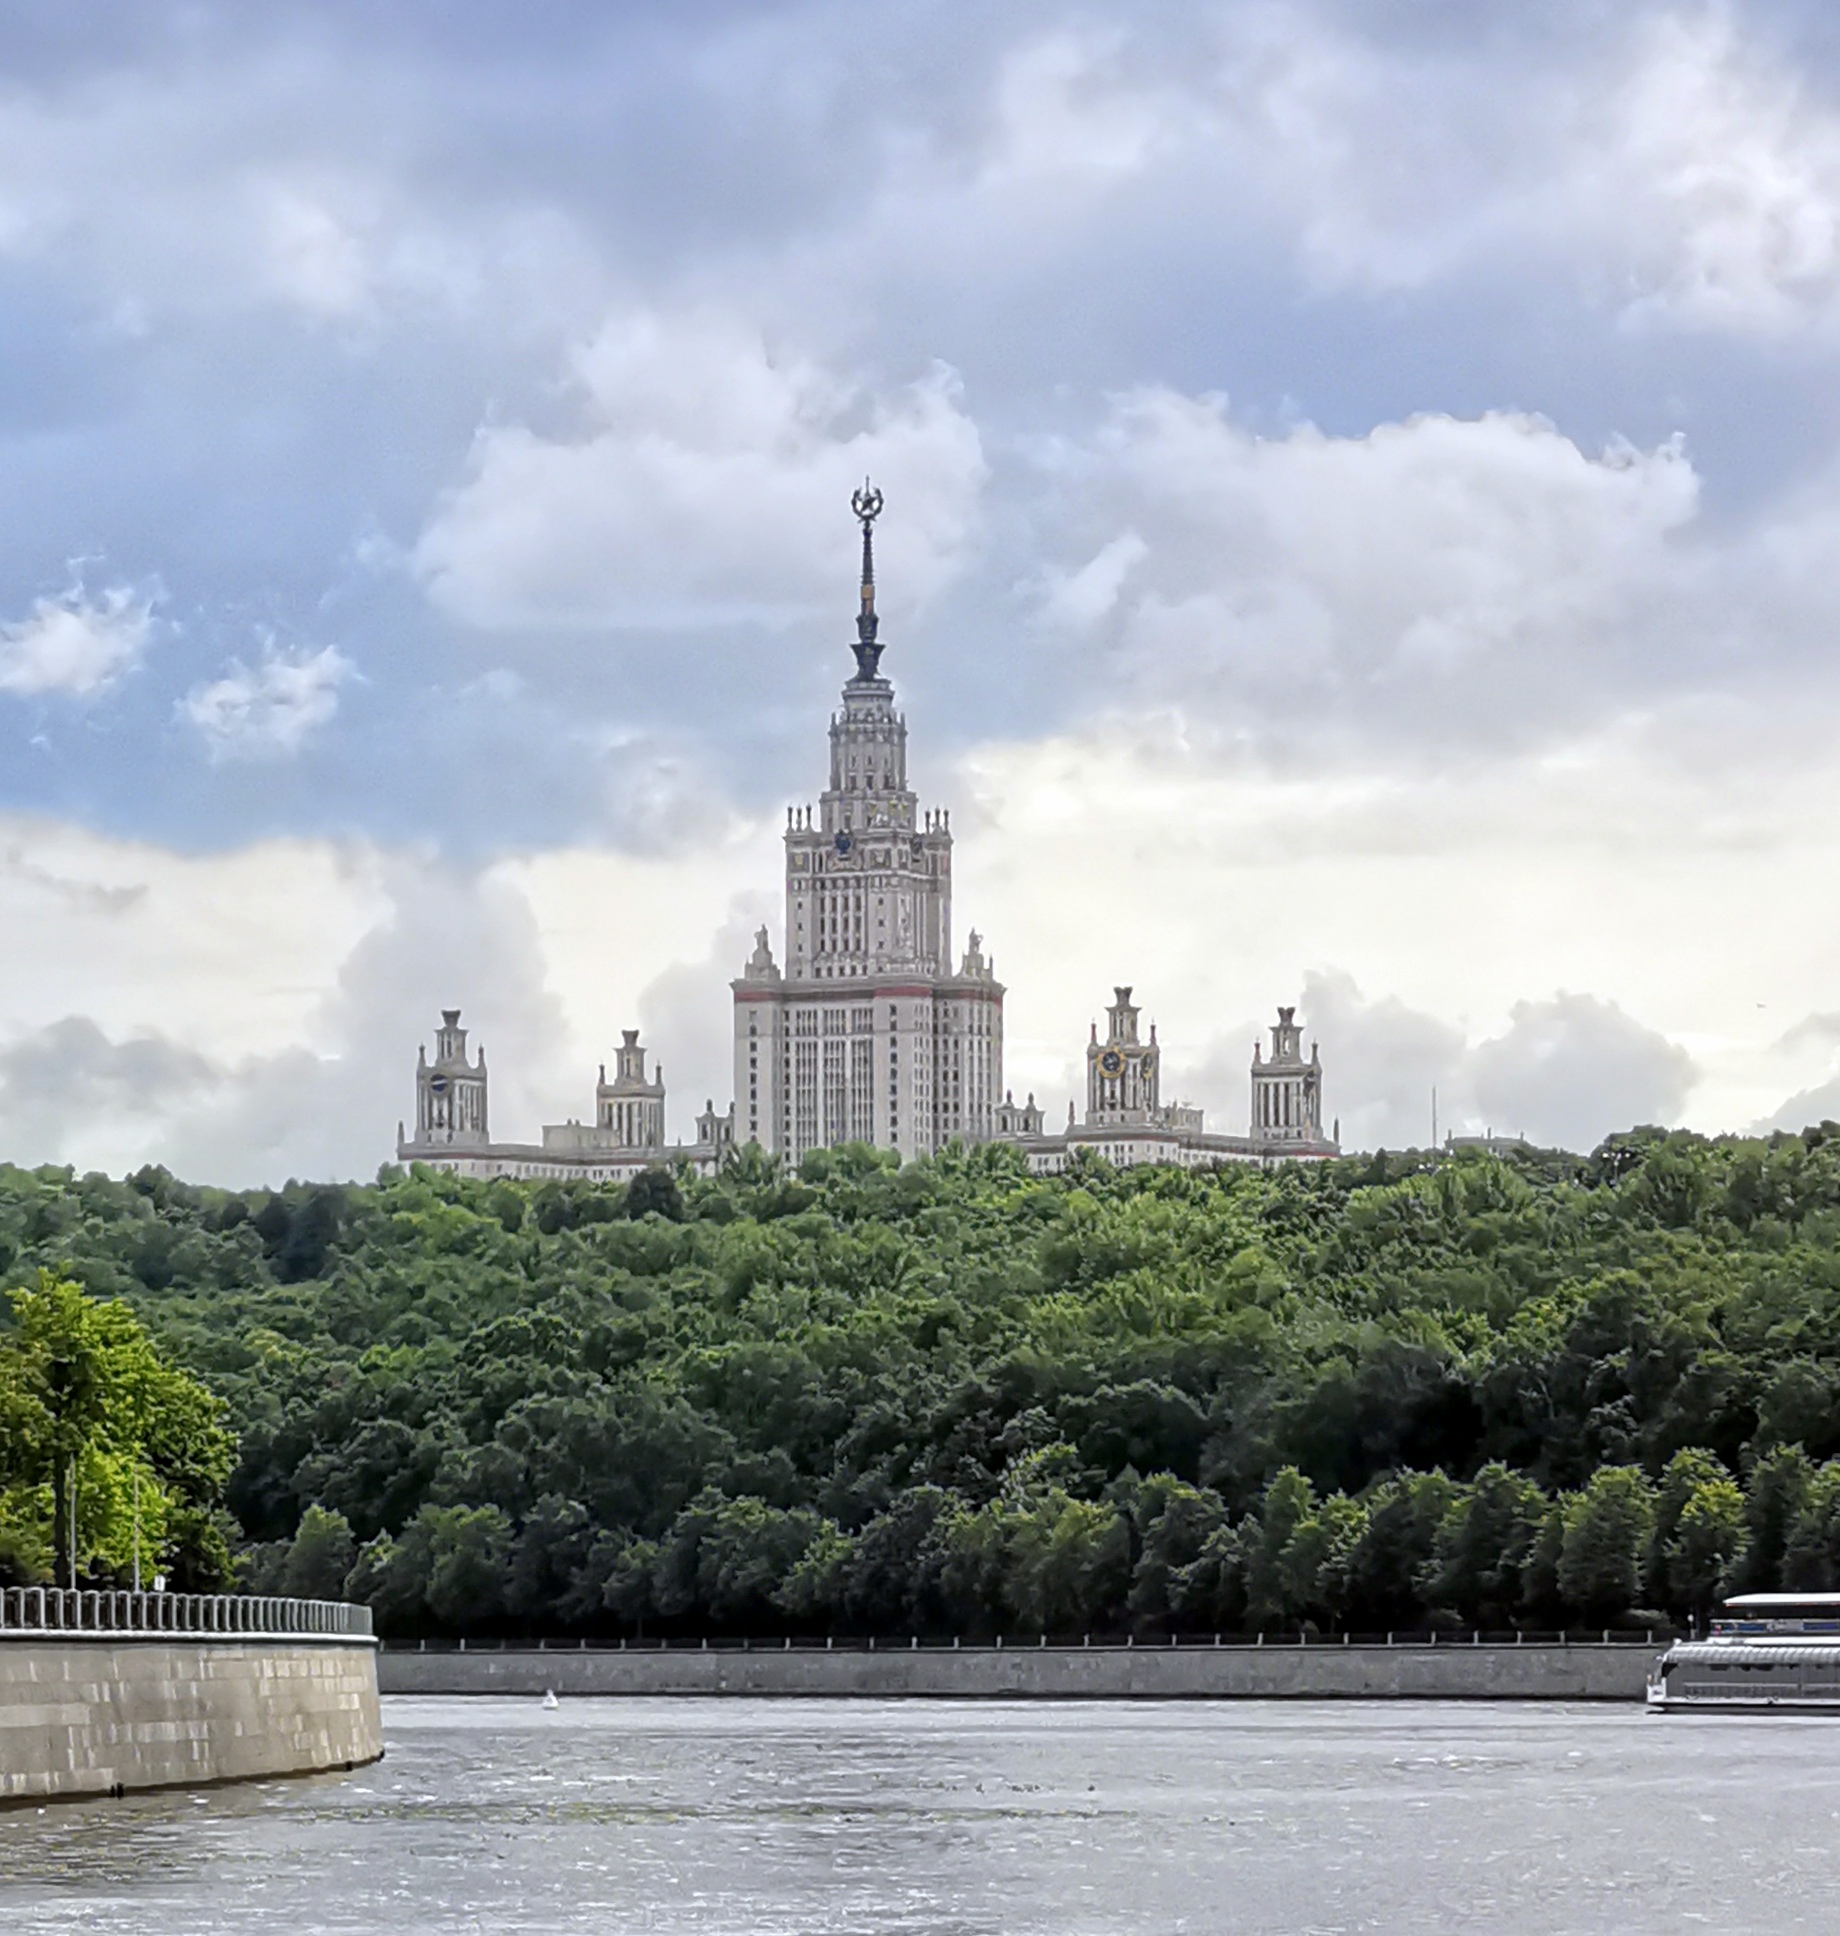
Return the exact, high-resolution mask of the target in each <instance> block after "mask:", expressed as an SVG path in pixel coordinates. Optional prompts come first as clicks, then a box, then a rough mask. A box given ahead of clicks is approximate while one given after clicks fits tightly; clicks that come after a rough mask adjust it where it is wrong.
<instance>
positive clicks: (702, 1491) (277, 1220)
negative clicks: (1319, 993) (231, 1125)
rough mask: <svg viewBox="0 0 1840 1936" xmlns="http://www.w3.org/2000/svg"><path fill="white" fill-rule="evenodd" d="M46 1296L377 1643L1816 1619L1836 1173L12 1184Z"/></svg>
mask: <svg viewBox="0 0 1840 1936" xmlns="http://www.w3.org/2000/svg"><path fill="white" fill-rule="evenodd" d="M42 1267H49V1268H51V1269H54V1270H56V1271H58V1272H60V1273H62V1274H64V1275H66V1276H68V1277H70V1278H73V1279H75V1280H76V1281H77V1282H79V1283H81V1284H83V1285H84V1286H85V1287H87V1289H88V1290H89V1291H90V1292H92V1293H94V1294H97V1295H99V1296H103V1297H113V1298H119V1299H121V1300H123V1301H124V1302H125V1303H126V1304H127V1305H128V1306H129V1307H130V1308H131V1310H132V1312H133V1313H134V1314H135V1315H136V1316H137V1317H138V1318H139V1319H140V1321H141V1322H142V1323H143V1324H144V1325H145V1327H146V1330H147V1333H148V1335H149V1336H150V1338H151V1339H152V1340H153V1341H154V1343H155V1345H156V1346H157V1347H158V1349H159V1350H160V1352H161V1353H163V1354H164V1356H165V1357H166V1358H167V1359H168V1360H170V1361H173V1362H175V1363H177V1364H179V1365H182V1366H183V1367H184V1368H185V1370H186V1371H187V1372H189V1373H190V1374H191V1375H193V1376H194V1377H196V1378H197V1379H199V1380H201V1381H202V1382H203V1384H204V1385H206V1386H208V1387H209V1388H210V1389H211V1390H212V1391H214V1392H215V1393H217V1394H218V1395H219V1397H220V1398H222V1399H223V1400H224V1401H226V1403H227V1407H228V1420H229V1423H230V1426H231V1428H232V1431H233V1433H234V1435H235V1437H236V1440H237V1452H236V1456H235V1464H234V1469H233V1470H232V1471H231V1472H230V1474H229V1478H228V1483H227V1488H226V1491H225V1493H224V1498H225V1502H226V1504H227V1507H228V1510H229V1512H230V1514H232V1515H233V1516H234V1519H235V1522H236V1526H235V1527H230V1526H228V1525H227V1524H226V1525H225V1530H226V1531H227V1532H228V1533H229V1534H230V1536H231V1539H232V1543H233V1544H234V1545H236V1546H237V1547H238V1556H237V1558H236V1559H235V1561H234V1565H235V1566H236V1567H237V1568H238V1569H239V1577H240V1578H241V1579H242V1581H243V1582H244V1583H245V1584H247V1585H251V1586H256V1587H260V1588H263V1589H265V1590H286V1591H303V1592H322V1593H326V1592H338V1591H340V1590H349V1591H350V1592H351V1593H352V1594H353V1595H355V1596H358V1597H362V1598H365V1599H367V1600H369V1601H370V1602H371V1603H372V1604H373V1605H374V1606H375V1607H376V1608H377V1610H378V1614H379V1617H380V1620H381V1622H382V1625H383V1627H384V1630H385V1631H386V1632H390V1633H394V1634H398V1635H414V1634H435V1633H455V1632H464V1633H475V1634H482V1633H483V1634H492V1633H531V1632H535V1633H547V1634H552V1635H562V1634H584V1635H601V1636H611V1635H614V1634H648V1635H656V1634H661V1633H662V1634H698V1633H701V1634H743V1633H745V1634H754V1635H765V1634H778V1633H839V1634H844V1633H855V1634H861V1633H874V1634H878V1635H897V1634H898V1635H905V1634H909V1633H915V1632H919V1633H924V1634H948V1633H957V1634H966V1635H969V1634H975V1633H990V1632H1003V1633H1009V1634H1025V1633H1026V1634H1036V1633H1043V1632H1045V1633H1048V1634H1052V1635H1063V1634H1079V1633H1081V1632H1094V1633H1100V1632H1111V1633H1119V1632H1123V1631H1126V1630H1134V1631H1136V1632H1139V1633H1142V1634H1146V1635H1149V1634H1163V1633H1167V1632H1171V1631H1181V1632H1215V1631H1252V1630H1267V1631H1296V1630H1297V1629H1298V1628H1299V1627H1302V1626H1304V1625H1306V1624H1309V1625H1313V1626H1315V1627H1316V1628H1318V1629H1320V1630H1323V1631H1333V1630H1336V1629H1341V1630H1353V1631H1359V1632H1367V1631H1376V1630H1381V1629H1386V1628H1407V1627H1417V1626H1423V1625H1425V1624H1427V1623H1461V1624H1463V1625H1480V1626H1483V1627H1491V1628H1505V1627H1513V1626H1517V1625H1521V1626H1531V1627H1548V1628H1549V1627H1554V1626H1559V1625H1563V1624H1572V1625H1577V1624H1586V1625H1601V1624H1603V1623H1606V1622H1609V1621H1613V1620H1617V1619H1619V1618H1622V1617H1624V1616H1626V1615H1627V1614H1628V1613H1629V1612H1630V1611H1631V1610H1632V1609H1647V1608H1654V1609H1662V1610H1665V1611H1667V1612H1670V1613H1672V1614H1673V1615H1675V1616H1676V1617H1684V1616H1686V1615H1688V1614H1690V1613H1695V1612H1703V1611H1704V1610H1705V1609H1706V1608H1707V1607H1708V1606H1709V1605H1710V1603H1711V1602H1712V1600H1713V1598H1714V1597H1715V1596H1716V1595H1717V1594H1718V1593H1719V1592H1720V1591H1721V1590H1725V1589H1727V1588H1728V1587H1730V1586H1747V1587H1773V1586H1777V1585H1779V1584H1789V1585H1794V1586H1806V1587H1823V1588H1833V1587H1840V1457H1837V1456H1836V1455H1840V1129H1837V1128H1835V1127H1833V1126H1831V1125H1830V1126H1828V1127H1826V1128H1824V1129H1821V1130H1811V1131H1809V1132H1807V1133H1806V1134H1805V1135H1804V1136H1801V1137H1777V1138H1775V1139H1773V1140H1772V1141H1770V1142H1768V1143H1763V1142H1755V1141H1727V1142H1718V1143H1707V1142H1704V1141H1702V1140H1700V1139H1698V1138H1695V1137H1692V1136H1688V1135H1685V1134H1670V1135H1664V1134H1662V1133H1660V1132H1649V1131H1643V1132H1636V1133H1634V1134H1632V1135H1630V1136H1628V1137H1623V1138H1618V1139H1615V1140H1613V1141H1612V1142H1610V1143H1608V1144H1606V1145H1605V1146H1604V1147H1603V1148H1602V1149H1600V1150H1599V1151H1598V1152H1597V1153H1596V1154H1595V1155H1594V1156H1593V1157H1591V1158H1589V1159H1584V1160H1580V1159H1574V1158H1570V1157H1564V1156H1558V1155H1531V1154H1529V1155H1525V1156H1514V1157H1511V1158H1506V1159H1504V1158H1499V1157H1495V1156H1489V1155H1483V1154H1461V1155H1451V1156H1444V1157H1440V1158H1437V1159H1432V1158H1429V1157H1425V1158H1417V1157H1407V1158H1403V1159H1402V1158H1393V1159H1391V1160H1390V1161H1389V1159H1387V1158H1386V1157H1384V1156H1380V1157H1375V1158H1371V1159H1369V1158H1359V1159H1348V1160H1344V1161H1340V1162H1336V1163H1329V1164H1321V1165H1316V1166H1302V1165H1293V1166H1288V1167H1284V1168H1280V1169H1278V1170H1275V1171H1270V1172H1261V1171H1258V1170H1254V1169H1244V1170H1230V1171H1226V1172H1223V1173H1220V1174H1195V1175H1190V1174H1185V1173H1182V1172H1178V1171H1173V1170H1165V1169H1155V1170H1150V1169H1146V1170H1138V1171H1133V1172H1130V1173H1127V1174H1115V1173H1113V1172H1111V1171H1110V1170H1107V1169H1105V1168H1104V1167H1102V1166H1093V1167H1090V1168H1086V1169H1084V1170H1081V1171H1080V1172H1078V1173H1076V1174H1074V1175H1071V1176H1068V1177H1064V1178H1050V1179H1035V1178H1031V1177H1030V1176H1029V1175H1028V1174H1027V1173H1026V1170H1025V1168H1024V1167H1023V1165H1022V1163H1021V1160H1020V1158H1019V1157H1018V1156H1017V1155H1016V1153H1015V1152H1013V1151H1010V1150H1007V1149H1004V1148H998V1147H987V1148H983V1149H978V1150H973V1151H968V1152H959V1151H953V1152H950V1153H948V1154H947V1155H945V1156H943V1157H941V1158H939V1159H937V1160H935V1161H931V1162H926V1163H918V1164H911V1165H908V1166H907V1167H905V1168H900V1169H897V1168H894V1167H892V1166H891V1163H890V1160H889V1159H888V1158H887V1157H886V1156H885V1155H884V1154H882V1153H878V1152H875V1151H871V1150H868V1149H863V1148H846V1149H842V1150H837V1151H831V1152H825V1153H822V1154H819V1155H814V1156H813V1157H811V1158H809V1159H808V1160H807V1162H806V1164H805V1166H804V1168H803V1170H802V1172H801V1173H800V1174H799V1175H797V1176H788V1175H783V1174H780V1173H779V1172H777V1171H776V1170H775V1169H774V1168H773V1167H772V1166H771V1165H769V1164H768V1163H766V1162H765V1161H764V1160H762V1159H761V1158H760V1157H759V1156H758V1153H757V1152H744V1153H743V1154H742V1155H741V1156H740V1157H738V1158H737V1159H735V1160H734V1161H733V1162H732V1163H731V1165H730V1167H729V1170H728V1171H727V1173H726V1174H725V1175H723V1176H722V1177H721V1178H720V1179H717V1180H715V1181H707V1182H702V1181H696V1180H692V1179H676V1178H672V1177H670V1176H668V1175H665V1174H663V1173H651V1174H648V1175H646V1176H644V1177H642V1178H640V1179H639V1180H638V1181H637V1182H635V1183H634V1184H632V1185H631V1186H629V1187H626V1188H620V1187H617V1186H592V1187H590V1186H579V1187H578V1186H573V1185H561V1184H555V1183H545V1184H540V1185H536V1184H533V1185H514V1184H510V1183H502V1182H501V1183H492V1184H475V1183H469V1182H462V1181H458V1180H456V1179H453V1178H449V1177H443V1176H438V1175H433V1174H429V1173H426V1172H417V1173H415V1174H413V1175H404V1174H402V1173H400V1172H397V1171H385V1172H384V1173H383V1175H382V1176H381V1177H380V1179H379V1181H378V1182H377V1183H376V1184H375V1185H373V1186H367V1187H363V1188H347V1189H314V1188H308V1187H304V1186H290V1187H289V1188H288V1189H287V1190H286V1191H284V1192H281V1193H278V1194H273V1195H271V1194H268V1193H264V1192H257V1193H254V1194H245V1195H234V1194H229V1193H225V1192H222V1191H214V1190H206V1189H196V1188H191V1187H188V1186H186V1185H184V1184H182V1183H179V1182H177V1181H175V1180H174V1179H173V1178H171V1177H170V1176H168V1175H166V1174H165V1173H164V1172H163V1171H152V1170H150V1171H143V1172H141V1173H140V1174H138V1175H136V1176H134V1177H132V1178H130V1179H128V1180H127V1181H125V1182H117V1181H111V1180H109V1179H106V1178H103V1177H99V1176H90V1177H76V1176H73V1175H72V1174H70V1173H69V1172H68V1171H64V1170H51V1169H46V1170H40V1171H36V1172H25V1171H20V1170H3V1171H0V1283H5V1284H16V1285H29V1284H32V1283H34V1282H36V1281H37V1279H38V1272H39V1271H40V1269H41V1268H42ZM4 1323H5V1320H4V1318H0V1328H3V1327H4ZM0 1452H3V1448H0ZM0 1480H3V1475H0ZM31 1497H32V1495H31V1494H30V1490H29V1488H28V1489H26V1490H23V1491H22V1490H20V1489H19V1488H15V1490H14V1492H13V1493H11V1494H0V1500H6V1499H10V1500H11V1502H12V1503H11V1505H10V1506H5V1505H0V1566H3V1567H10V1568H11V1569H12V1570H13V1571H14V1572H15V1573H16V1574H18V1573H20V1572H22V1571H27V1570H30V1568H31V1567H32V1566H33V1564H34V1563H35V1562H34V1559H33V1554H34V1553H35V1552H36V1551H38V1550H39V1548H36V1547H34V1545H33V1538H32V1536H31V1529H30V1527H29V1526H26V1527H24V1530H23V1531H22V1526H23V1519H22V1516H26V1517H29V1515H30V1513H31V1511H33V1510H35V1508H33V1507H32V1505H31V1503H30V1502H31ZM7 1511H10V1512H11V1513H12V1514H13V1517H14V1521H15V1524H14V1526H13V1530H12V1533H11V1534H10V1535H7V1534H6V1530H5V1526H4V1523H3V1521H4V1514H5V1512H7ZM239 1529H240V1530H239ZM41 1545H42V1542H41ZM194 1545H195V1546H196V1547H197V1553H196V1554H194V1556H193V1558H192V1560H191V1562H190V1564H191V1565H192V1566H193V1568H194V1571H195V1570H196V1569H197V1568H198V1567H200V1566H204V1567H207V1568H208V1565H209V1563H210V1562H209V1557H208V1555H209V1551H210V1550H211V1548H210V1542H209V1541H201V1540H195V1541H194ZM199 1554H203V1555H204V1556H205V1557H204V1558H199V1557H198V1555H199ZM84 1558H85V1563H86V1564H88V1565H89V1566H90V1568H91V1569H92V1571H94V1572H98V1573H106V1572H107V1571H108V1568H109V1566H110V1565H111V1564H115V1563H118V1558H119V1556H118V1555H113V1556H112V1555H111V1554H110V1553H109V1552H104V1551H97V1552H94V1553H89V1554H86V1555H85V1556H84Z"/></svg>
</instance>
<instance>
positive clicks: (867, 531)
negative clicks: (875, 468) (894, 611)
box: [850, 477, 882, 679]
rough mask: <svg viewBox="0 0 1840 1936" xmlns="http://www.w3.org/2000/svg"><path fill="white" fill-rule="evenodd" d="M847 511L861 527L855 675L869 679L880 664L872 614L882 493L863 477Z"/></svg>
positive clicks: (876, 622) (874, 615)
mask: <svg viewBox="0 0 1840 1936" xmlns="http://www.w3.org/2000/svg"><path fill="white" fill-rule="evenodd" d="M850 509H851V510H852V511H854V512H855V513H856V519H857V522H858V523H859V524H860V525H861V526H862V541H863V553H862V609H861V610H860V611H859V612H858V613H857V616H856V644H855V645H854V647H852V650H853V651H854V652H855V654H856V676H857V678H859V679H873V678H874V677H875V668H876V666H877V665H878V664H879V663H880V661H881V656H882V648H881V647H880V646H879V645H878V644H877V643H876V640H875V633H876V627H877V626H878V624H879V623H880V621H879V620H878V619H877V617H876V614H875V521H876V519H877V518H878V517H880V516H881V514H882V494H881V492H880V491H878V490H877V489H876V488H875V486H874V485H873V484H871V483H870V482H869V480H868V479H867V478H866V477H865V478H864V479H863V481H862V489H861V490H860V491H855V492H852V493H851V496H850Z"/></svg>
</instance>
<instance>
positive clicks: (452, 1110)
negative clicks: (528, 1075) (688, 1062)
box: [396, 1008, 735, 1183]
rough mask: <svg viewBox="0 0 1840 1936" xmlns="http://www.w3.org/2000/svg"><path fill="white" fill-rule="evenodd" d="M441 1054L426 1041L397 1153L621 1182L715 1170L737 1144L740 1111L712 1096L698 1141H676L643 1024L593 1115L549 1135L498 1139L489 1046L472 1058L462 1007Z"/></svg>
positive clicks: (619, 1056)
mask: <svg viewBox="0 0 1840 1936" xmlns="http://www.w3.org/2000/svg"><path fill="white" fill-rule="evenodd" d="M434 1045H435V1052H434V1058H433V1060H432V1061H431V1060H430V1059H429V1056H428V1053H427V1051H426V1050H425V1049H424V1050H422V1051H420V1053H419V1060H418V1062H417V1066H416V1071H415V1134H414V1135H413V1136H410V1135H408V1134H407V1133H406V1131H405V1129H404V1126H403V1125H402V1124H401V1123H398V1124H397V1125H396V1160H397V1161H398V1162H399V1163H426V1164H428V1165H430V1166H431V1167H432V1168H434V1169H437V1170H448V1171H451V1172H453V1173H454V1174H455V1175H458V1176H485V1177H490V1176H510V1177H525V1178H533V1177H577V1178H579V1179H581V1180H582V1181H584V1182H588V1183H617V1182H621V1181H623V1180H625V1179H628V1178H631V1177H635V1176H637V1175H638V1174H639V1172H640V1171H641V1170H650V1169H659V1168H666V1169H673V1168H676V1167H678V1166H679V1165H687V1166H688V1167H689V1168H690V1169H692V1170H694V1171H695V1172H696V1173H697V1174H698V1175H699V1176H713V1175H714V1174H715V1172H716V1171H717V1170H718V1169H719V1168H720V1167H721V1165H722V1159H723V1158H724V1157H725V1156H726V1155H727V1154H728V1152H729V1151H730V1150H731V1149H732V1148H733V1147H734V1143H735V1120H734V1119H735V1112H734V1110H733V1108H732V1107H731V1108H730V1109H729V1110H728V1111H727V1112H726V1113H725V1114H720V1115H718V1114H717V1112H716V1106H715V1103H714V1102H713V1101H710V1102H707V1103H705V1104H704V1105H703V1113H702V1114H701V1115H700V1116H698V1117H697V1119H696V1141H695V1142H694V1143H667V1142H666V1141H665V1120H664V1069H663V1068H662V1066H655V1067H654V1068H653V1070H652V1072H651V1073H650V1074H649V1075H648V1074H647V1073H646V1067H645V1061H646V1051H645V1049H644V1048H643V1046H642V1045H641V1044H640V1041H639V1031H638V1030H637V1029H627V1030H625V1031H624V1032H623V1033H622V1035H621V1037H620V1046H619V1047H618V1048H617V1049H615V1050H614V1052H613V1055H614V1061H613V1079H612V1080H611V1081H609V1080H608V1077H607V1065H606V1064H605V1063H604V1062H603V1063H602V1064H601V1071H600V1080H599V1082H598V1083H596V1085H595V1089H594V1120H593V1121H592V1122H586V1123H584V1122H581V1121H579V1120H578V1119H576V1118H573V1117H571V1118H570V1119H569V1120H568V1121H567V1122H562V1123H546V1124H545V1125H544V1127H543V1140H542V1142H540V1143H495V1142H493V1141H492V1139H491V1138H490V1136H488V1135H487V1133H486V1055H485V1050H484V1049H481V1050H480V1051H479V1059H478V1061H477V1063H476V1064H474V1063H469V1062H468V1061H467V1054H466V1030H465V1029H463V1028H462V1027H461V1026H460V1011H459V1010H458V1009H457V1008H447V1009H443V1010H442V1011H441V1026H440V1028H438V1029H437V1030H436V1031H435V1038H434Z"/></svg>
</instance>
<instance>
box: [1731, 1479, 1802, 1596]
mask: <svg viewBox="0 0 1840 1936" xmlns="http://www.w3.org/2000/svg"><path fill="white" fill-rule="evenodd" d="M1813 1479H1814V1468H1813V1466H1812V1465H1810V1464H1809V1462H1808V1454H1807V1453H1806V1452H1804V1451H1803V1450H1802V1448H1801V1447H1800V1446H1799V1445H1779V1446H1777V1447H1775V1448H1774V1450H1772V1451H1770V1452H1766V1453H1765V1454H1764V1456H1763V1457H1762V1458H1761V1459H1759V1460H1758V1461H1757V1463H1756V1464H1755V1465H1754V1466H1753V1467H1752V1468H1751V1476H1750V1483H1749V1484H1748V1485H1747V1486H1746V1487H1745V1489H1744V1546H1743V1550H1742V1552H1741V1553H1740V1554H1739V1557H1738V1563H1737V1567H1736V1585H1737V1588H1738V1590H1739V1591H1740V1592H1742V1593H1774V1592H1777V1591H1778V1590H1779V1589H1780V1588H1781V1586H1782V1583H1783V1560H1784V1558H1785V1556H1786V1555H1787V1552H1788V1548H1789V1535H1790V1531H1791V1529H1792V1528H1793V1527H1794V1525H1795V1522H1796V1520H1797V1518H1798V1517H1799V1516H1800V1514H1801V1512H1802V1509H1803V1507H1804V1506H1805V1505H1806V1504H1807V1501H1808V1489H1809V1486H1810V1485H1811V1483H1812V1482H1813Z"/></svg>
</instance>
